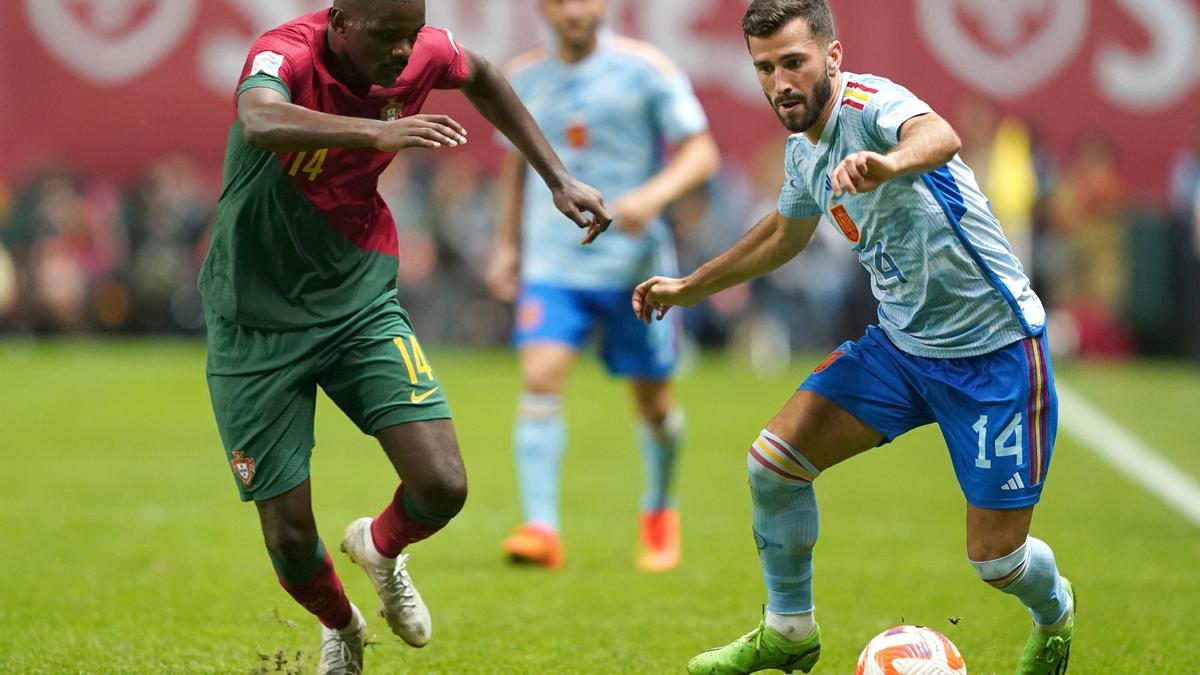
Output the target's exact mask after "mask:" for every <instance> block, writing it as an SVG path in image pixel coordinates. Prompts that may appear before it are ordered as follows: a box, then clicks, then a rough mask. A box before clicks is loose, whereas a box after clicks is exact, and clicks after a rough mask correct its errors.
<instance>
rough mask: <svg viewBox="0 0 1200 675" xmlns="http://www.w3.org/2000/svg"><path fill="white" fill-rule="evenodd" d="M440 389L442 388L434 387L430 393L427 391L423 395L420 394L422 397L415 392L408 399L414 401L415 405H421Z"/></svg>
mask: <svg viewBox="0 0 1200 675" xmlns="http://www.w3.org/2000/svg"><path fill="white" fill-rule="evenodd" d="M438 389H441V387H434V388H433V389H430V390H429V391H427V392H425V393H423V394H420V395H418V394H417V392H415V391H414V392H413V393H412V394H410V395H409V397H408V399H409V400H410V401H412V402H413V403H420V402H421V401H424V400H425V399H427V398H429V397H430V396H433V392H435V391H437V390H438Z"/></svg>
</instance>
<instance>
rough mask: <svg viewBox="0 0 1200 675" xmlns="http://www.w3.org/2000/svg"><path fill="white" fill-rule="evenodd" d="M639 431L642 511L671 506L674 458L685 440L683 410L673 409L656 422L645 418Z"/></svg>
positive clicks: (659, 509) (639, 425)
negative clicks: (642, 486)
mask: <svg viewBox="0 0 1200 675" xmlns="http://www.w3.org/2000/svg"><path fill="white" fill-rule="evenodd" d="M637 435H638V445H639V446H640V447H641V450H642V463H643V464H644V465H645V473H646V487H645V490H644V491H643V492H642V511H661V510H663V509H666V508H669V507H671V506H673V505H674V500H673V499H671V483H672V481H673V479H674V477H675V459H676V458H677V457H678V455H679V448H680V446H681V445H682V443H683V411H682V410H680V409H678V408H674V409H672V410H671V412H669V413H667V416H666V417H664V418H663V420H662V422H660V423H658V424H657V425H653V424H650V423H649V422H646V421H642V422H641V423H639V424H638V430H637Z"/></svg>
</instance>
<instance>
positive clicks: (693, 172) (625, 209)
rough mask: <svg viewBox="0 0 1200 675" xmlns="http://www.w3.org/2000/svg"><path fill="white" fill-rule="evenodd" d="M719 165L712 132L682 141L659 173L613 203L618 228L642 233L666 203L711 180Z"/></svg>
mask: <svg viewBox="0 0 1200 675" xmlns="http://www.w3.org/2000/svg"><path fill="white" fill-rule="evenodd" d="M720 165H721V157H720V153H719V152H718V151H717V143H716V141H715V140H713V137H712V134H711V133H709V132H707V131H703V132H700V133H698V134H692V135H691V136H688V137H687V138H685V139H683V140H682V141H681V142H680V143H679V144H678V145H677V146H676V147H675V151H674V153H672V155H671V159H670V160H669V161H668V162H667V164H666V166H664V167H663V168H662V171H659V172H658V173H657V174H655V175H654V176H653V177H652V178H651V179H650V180H648V181H646V182H645V183H642V184H641V185H640V186H638V187H637V189H635V190H632V191H630V192H629V193H627V194H625V195H623V196H622V197H621V198H620V199H618V200H617V201H616V202H615V203H614V204H613V217H614V218H615V220H616V223H617V229H619V230H621V231H622V232H628V233H630V234H641V233H642V232H644V231H645V230H646V225H648V224H649V223H650V221H652V220H654V219H655V218H656V217H658V214H660V213H662V210H663V209H665V208H666V207H667V205H668V204H670V203H671V202H673V201H675V200H676V199H679V198H680V197H682V196H683V195H685V194H687V193H688V192H689V191H690V190H692V189H693V188H695V187H696V186H698V185H700V184H701V183H703V182H704V181H706V180H708V179H709V178H712V177H713V175H715V174H716V173H717V169H719V168H720Z"/></svg>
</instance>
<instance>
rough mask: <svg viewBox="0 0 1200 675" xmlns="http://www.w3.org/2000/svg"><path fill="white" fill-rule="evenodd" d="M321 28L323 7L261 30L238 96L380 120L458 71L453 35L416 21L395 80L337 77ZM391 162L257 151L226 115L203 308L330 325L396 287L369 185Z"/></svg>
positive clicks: (233, 315) (456, 79)
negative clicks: (262, 95) (356, 82)
mask: <svg viewBox="0 0 1200 675" xmlns="http://www.w3.org/2000/svg"><path fill="white" fill-rule="evenodd" d="M328 26H329V14H328V10H323V11H320V12H315V13H312V14H308V15H305V16H302V17H300V18H298V19H296V20H294V21H291V22H289V23H286V24H284V25H282V26H280V27H278V28H276V29H274V30H272V31H269V32H267V33H266V34H264V35H263V36H262V37H260V38H259V39H258V41H257V42H255V43H254V46H253V47H252V48H251V50H250V55H249V57H248V58H247V59H246V65H245V67H244V68H243V70H242V77H241V80H240V84H239V86H238V89H237V95H238V96H240V95H241V94H242V92H244V91H246V90H247V89H252V88H254V87H267V88H270V89H274V90H276V91H278V92H279V93H281V94H283V95H284V96H285V97H287V99H288V100H289V101H290V102H291V103H294V104H296V105H300V106H304V107H305V108H310V109H312V110H317V111H320V112H324V113H331V114H334V115H342V116H347V117H365V118H371V119H384V120H388V119H396V118H397V117H400V116H407V115H414V114H416V113H418V112H420V110H421V106H422V104H424V102H425V99H426V98H427V97H428V96H429V92H430V91H432V90H433V89H455V88H458V87H460V86H461V85H462V84H463V83H464V82H465V80H466V78H467V74H468V65H467V58H466V53H465V52H464V51H463V49H462V48H461V47H460V46H459V45H457V44H456V43H455V42H454V38H453V36H452V35H451V34H450V32H449V31H447V30H444V29H441V28H432V27H425V28H423V29H422V30H421V32H420V34H419V35H418V37H417V41H416V43H415V44H414V45H413V53H412V57H411V58H410V59H409V62H408V65H407V66H406V67H405V69H404V72H403V73H401V74H400V76H399V78H397V80H396V83H395V85H394V86H392V87H380V86H376V85H370V86H369V87H368V86H366V85H363V86H349V85H346V84H343V83H342V82H340V81H339V80H337V79H336V78H335V77H334V76H333V75H332V73H331V72H330V70H329V67H330V65H331V64H332V63H333V58H334V57H333V54H332V53H331V52H330V51H329V47H328V45H327V43H326V37H325V35H326V30H327V29H328ZM235 100H236V99H235ZM394 157H395V153H392V152H379V151H376V150H371V149H345V148H328V149H323V150H313V151H308V152H278V153H276V152H269V151H265V150H256V149H254V148H251V147H250V146H248V145H246V142H245V140H243V136H242V127H241V124H240V123H239V122H237V121H236V120H235V121H234V123H233V127H232V128H231V129H230V130H229V138H228V141H227V147H226V151H225V175H224V187H223V189H222V192H221V197H220V200H219V202H218V204H217V220H216V225H215V227H214V228H213V235H212V243H211V245H210V247H209V251H208V257H207V258H206V259H205V261H204V266H203V268H202V269H201V271H200V282H199V286H200V294H201V295H202V296H203V298H204V303H205V305H206V307H207V308H208V310H210V311H215V312H217V313H219V314H220V315H221V316H224V317H225V318H227V319H229V320H231V321H235V322H237V323H241V324H244V325H248V326H253V327H256V328H264V329H270V330H290V329H299V328H305V327H308V326H313V325H317V324H321V323H327V322H331V321H336V320H337V319H340V318H343V317H345V316H348V315H350V314H353V313H354V312H356V311H358V310H360V309H362V308H363V307H365V306H366V305H367V304H368V303H370V302H371V301H372V300H373V299H375V298H377V297H379V295H380V294H382V293H383V292H384V291H386V290H387V288H388V287H389V286H391V285H393V284H394V283H395V280H396V273H397V271H398V268H399V260H400V258H399V255H400V252H399V247H398V244H397V238H396V226H395V223H394V221H393V220H392V215H391V213H390V212H389V211H388V208H387V205H386V204H384V201H383V198H382V197H380V196H379V193H378V190H377V185H378V182H379V174H380V173H382V172H383V170H384V169H385V168H387V165H388V164H389V163H391V161H392V159H393V158H394Z"/></svg>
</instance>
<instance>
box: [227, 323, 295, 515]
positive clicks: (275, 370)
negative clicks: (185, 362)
mask: <svg viewBox="0 0 1200 675" xmlns="http://www.w3.org/2000/svg"><path fill="white" fill-rule="evenodd" d="M208 337H209V361H208V366H207V379H208V391H209V396H210V398H211V401H212V407H213V413H214V415H215V417H216V421H217V429H218V431H219V432H220V436H221V443H222V445H223V446H224V447H225V454H226V457H227V459H228V460H229V466H230V470H231V471H232V474H233V478H234V482H235V484H236V485H237V488H238V491H239V494H240V495H241V498H242V500H243V501H250V500H255V501H261V500H267V499H271V498H274V497H277V496H279V495H281V494H283V493H285V492H287V491H289V490H291V489H293V488H295V487H296V486H297V485H299V484H301V483H302V482H304V481H305V480H306V479H307V478H308V474H309V460H310V458H311V455H312V447H313V412H314V409H315V407H316V382H315V374H314V369H315V366H314V364H313V363H312V361H311V358H310V355H311V353H312V351H313V350H312V348H311V346H309V345H308V344H307V340H306V339H305V336H304V332H303V331H300V332H295V333H271V332H268V331H255V330H252V329H246V328H243V327H239V326H237V325H236V324H232V323H230V322H224V321H223V320H219V319H215V318H211V317H210V318H209V330H208ZM288 354H292V355H294V357H295V358H294V359H293V360H292V361H290V362H289V361H288V360H287V358H286V355H288ZM263 363H270V364H271V367H269V368H266V369H261V365H260V364H263Z"/></svg>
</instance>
